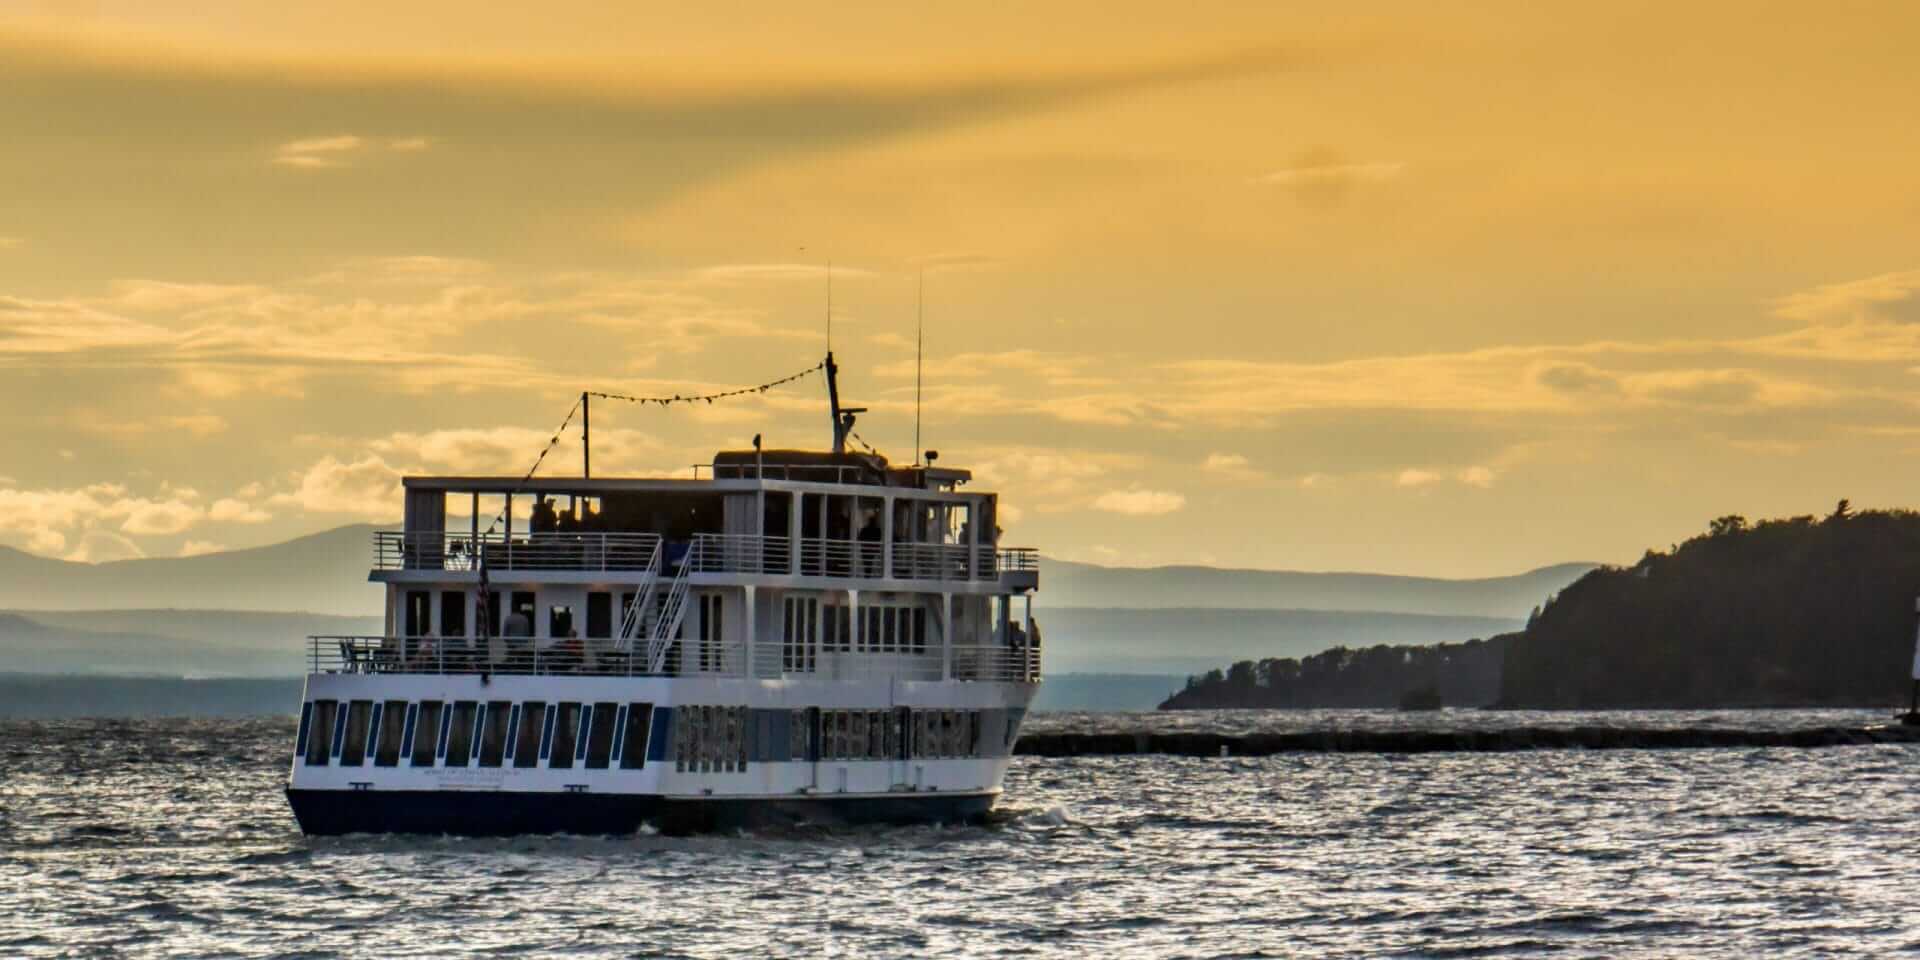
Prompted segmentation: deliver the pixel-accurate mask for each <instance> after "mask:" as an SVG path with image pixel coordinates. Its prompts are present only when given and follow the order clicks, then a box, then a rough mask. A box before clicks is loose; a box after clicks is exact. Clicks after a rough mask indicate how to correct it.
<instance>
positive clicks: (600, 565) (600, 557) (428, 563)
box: [373, 531, 660, 570]
mask: <svg viewBox="0 0 1920 960" xmlns="http://www.w3.org/2000/svg"><path fill="white" fill-rule="evenodd" d="M659 546H660V537H659V535H657V534H652V533H536V534H529V535H526V536H515V537H511V538H509V537H507V536H505V535H504V534H498V533H494V534H481V535H480V536H479V537H478V538H477V539H476V538H475V537H474V536H473V535H472V534H470V533H402V532H399V531H378V532H376V533H374V535H373V568H374V569H375V570H474V569H477V568H478V564H477V561H478V558H479V557H480V556H481V555H482V554H484V555H485V557H486V561H487V568H488V569H489V570H644V569H646V568H647V566H648V565H649V564H651V563H652V562H653V555H654V550H655V549H656V548H658V547H659ZM476 547H477V549H476Z"/></svg>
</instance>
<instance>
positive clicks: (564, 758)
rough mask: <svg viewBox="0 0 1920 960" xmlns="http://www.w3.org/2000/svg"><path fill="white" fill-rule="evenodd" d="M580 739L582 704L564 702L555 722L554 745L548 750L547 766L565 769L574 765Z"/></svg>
mask: <svg viewBox="0 0 1920 960" xmlns="http://www.w3.org/2000/svg"><path fill="white" fill-rule="evenodd" d="M579 739H580V705H579V704H577V703H563V704H561V705H560V706H559V709H558V710H557V712H556V715H555V718H554V722H553V746H552V747H551V748H549V749H548V751H547V766H548V767H549V768H551V769H554V770H565V769H568V768H570V767H572V766H573V748H574V744H576V743H578V742H579Z"/></svg>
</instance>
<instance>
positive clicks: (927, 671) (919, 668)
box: [307, 636, 1040, 683]
mask: <svg viewBox="0 0 1920 960" xmlns="http://www.w3.org/2000/svg"><path fill="white" fill-rule="evenodd" d="M611 644H612V641H609V640H595V641H585V642H582V643H569V642H562V643H559V644H553V645H550V646H547V647H544V648H543V647H539V646H536V645H535V644H534V643H533V641H532V640H530V639H528V638H525V637H515V638H503V637H495V638H493V639H492V640H489V641H477V640H467V639H463V638H454V639H451V640H447V639H439V638H433V637H373V636H311V637H308V638H307V671H308V672H309V673H355V674H478V673H486V674H497V675H524V676H589V677H647V676H666V677H745V676H748V675H749V673H748V669H747V655H746V654H747V645H746V644H745V643H738V642H734V643H711V644H709V643H702V642H701V641H698V640H680V641H676V642H675V643H674V645H673V646H672V647H671V648H670V649H669V656H667V657H666V658H665V662H664V663H663V664H662V666H661V668H660V669H659V670H649V669H648V666H647V660H646V656H645V655H644V654H643V653H641V652H638V651H633V652H625V653H623V652H621V651H618V650H615V649H613V647H612V645H611ZM945 673H946V653H945V651H942V650H940V649H939V648H937V647H930V648H928V649H927V650H926V651H925V652H923V653H877V652H859V653H850V652H846V651H838V652H836V651H832V650H827V649H824V648H815V649H813V650H812V651H808V650H806V649H804V648H801V647H799V646H798V645H789V644H786V643H784V642H782V641H778V640H762V641H758V642H756V643H754V644H753V669H752V673H751V676H753V677H755V678H758V679H779V678H781V677H783V676H784V677H801V676H816V677H823V678H828V679H835V680H840V679H853V678H861V677H894V678H897V679H901V680H939V679H941V677H942V676H943V675H945ZM952 678H953V679H955V680H972V681H988V682H996V683H1038V682H1040V651H1039V650H1038V649H1037V648H1032V647H1024V648H1023V647H996V646H956V647H954V648H953V673H952Z"/></svg>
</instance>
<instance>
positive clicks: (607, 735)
mask: <svg viewBox="0 0 1920 960" xmlns="http://www.w3.org/2000/svg"><path fill="white" fill-rule="evenodd" d="M618 707H619V704H614V703H596V704H594V705H593V725H592V726H591V727H589V728H588V730H587V769H589V770H605V769H606V768H607V760H608V758H609V756H610V755H611V754H612V753H613V719H614V718H613V712H614V710H615V709H617V708H618Z"/></svg>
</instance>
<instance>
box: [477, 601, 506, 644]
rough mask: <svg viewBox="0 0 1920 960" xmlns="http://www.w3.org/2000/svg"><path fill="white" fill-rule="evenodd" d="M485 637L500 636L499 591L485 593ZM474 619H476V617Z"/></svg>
mask: <svg viewBox="0 0 1920 960" xmlns="http://www.w3.org/2000/svg"><path fill="white" fill-rule="evenodd" d="M484 613H485V617H486V624H487V636H489V637H497V636H500V591H498V590H489V591H487V609H486V610H485V612H484ZM475 619H478V618H477V617H476V618H475Z"/></svg>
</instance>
